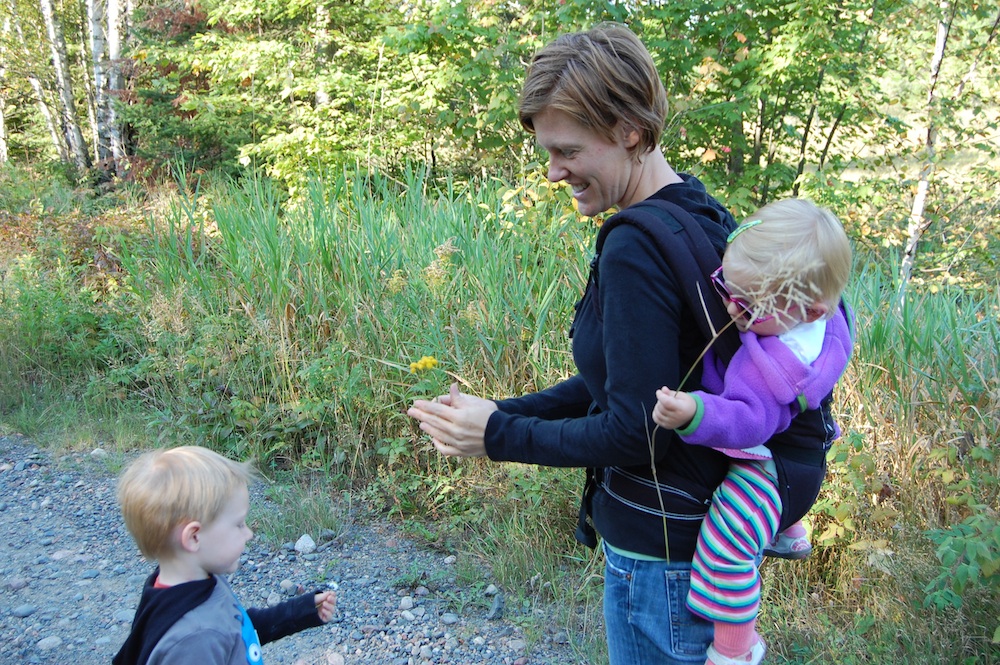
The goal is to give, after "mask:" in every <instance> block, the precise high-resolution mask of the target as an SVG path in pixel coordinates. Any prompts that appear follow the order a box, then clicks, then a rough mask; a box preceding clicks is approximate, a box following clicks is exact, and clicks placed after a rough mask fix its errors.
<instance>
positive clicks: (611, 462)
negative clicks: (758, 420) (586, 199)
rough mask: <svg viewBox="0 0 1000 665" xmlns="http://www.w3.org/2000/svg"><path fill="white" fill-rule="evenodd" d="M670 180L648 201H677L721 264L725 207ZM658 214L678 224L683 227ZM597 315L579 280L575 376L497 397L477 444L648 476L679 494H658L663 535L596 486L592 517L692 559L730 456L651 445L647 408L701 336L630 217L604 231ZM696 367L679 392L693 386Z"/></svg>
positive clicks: (506, 457) (609, 530)
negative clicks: (661, 501) (662, 497)
mask: <svg viewBox="0 0 1000 665" xmlns="http://www.w3.org/2000/svg"><path fill="white" fill-rule="evenodd" d="M682 178H684V182H683V183H678V184H673V185H668V186H667V187H664V188H663V189H661V190H660V191H659V192H657V193H656V194H655V195H654V197H657V198H662V199H665V200H668V201H671V202H673V203H676V204H678V205H680V206H681V207H682V208H684V209H685V210H686V211H688V212H689V213H691V215H692V216H693V217H694V218H695V219H696V220H698V221H699V222H700V223H701V225H702V227H703V228H704V229H705V231H706V233H707V234H708V236H709V238H710V239H711V241H712V244H713V246H714V247H715V248H716V249H717V250H718V253H719V257H720V262H721V256H722V253H723V251H724V250H725V245H726V237H727V236H728V235H729V233H730V232H731V231H732V229H733V228H735V226H736V222H735V220H734V219H733V217H732V215H730V214H729V212H728V211H727V210H726V209H725V208H724V207H723V206H722V205H721V204H720V203H718V202H717V201H716V200H715V199H714V198H712V197H710V196H709V195H708V194H707V192H706V191H705V187H704V185H702V184H701V182H699V181H698V180H697V179H696V178H694V177H691V176H686V175H682ZM664 216H665V219H664V222H665V223H667V224H669V225H670V226H671V227H672V228H674V229H675V230H679V229H680V224H679V223H678V222H676V221H675V220H673V219H672V218H669V216H666V215H665V214H664ZM599 271H600V289H599V297H600V312H601V313H600V315H599V314H598V313H597V310H596V309H595V303H594V299H595V297H596V296H595V290H594V288H593V285H592V284H590V285H588V288H587V291H586V293H585V294H584V296H583V298H582V300H581V301H580V302H579V303H578V305H577V311H576V316H575V318H574V321H573V327H572V329H571V332H570V335H571V337H572V346H573V359H574V361H575V363H576V366H577V369H578V374H576V375H575V376H573V377H571V378H569V379H567V380H566V381H563V382H560V383H558V384H556V385H554V386H552V387H551V388H548V389H546V390H543V391H541V392H538V393H533V394H530V395H525V396H523V397H519V398H515V399H509V400H502V401H499V402H497V404H498V405H499V411H497V412H495V413H494V414H492V416H491V417H490V419H489V422H488V424H487V428H486V436H485V439H486V450H487V454H488V455H489V457H490V458H491V459H493V460H498V461H517V462H525V463H531V464H542V465H546V466H556V467H594V468H603V467H621V468H624V470H626V471H628V472H632V473H634V474H635V475H637V476H642V477H651V473H650V467H651V464H650V462H651V457H652V458H653V459H655V463H656V469H657V479H658V481H659V482H660V483H661V484H667V485H670V486H671V487H673V488H675V490H676V491H673V492H668V493H667V494H666V497H667V498H666V505H665V506H664V508H665V509H666V512H667V513H670V514H673V516H672V517H671V518H670V519H669V520H668V540H669V549H668V545H667V543H665V542H664V527H663V521H662V519H661V518H660V517H658V516H653V515H649V514H647V513H645V512H642V511H639V510H635V509H633V508H632V507H630V506H628V505H626V504H625V503H623V502H621V501H618V500H616V499H615V498H613V497H612V496H610V495H609V494H608V493H607V491H606V490H605V488H603V487H598V488H597V491H596V493H595V495H594V497H593V504H592V509H593V512H592V515H593V520H594V524H595V526H596V527H597V530H598V532H599V533H600V534H601V535H602V536H603V537H604V539H605V540H606V541H607V542H608V543H610V544H611V545H614V546H615V547H618V548H621V549H625V550H630V551H633V552H638V553H641V554H646V555H650V556H659V557H663V556H664V554H665V552H668V551H669V558H670V559H671V561H690V560H691V557H692V556H693V553H694V545H695V542H696V540H697V536H698V529H699V527H700V525H701V521H702V518H703V517H704V514H705V512H706V510H707V506H708V503H709V500H710V498H711V494H712V491H713V490H714V489H715V488H716V487H717V486H718V484H719V483H720V482H721V481H722V478H723V477H724V476H725V473H726V470H727V468H728V460H727V458H726V457H725V456H723V455H722V454H721V453H718V452H716V451H714V450H712V449H711V448H705V447H701V446H687V445H684V444H683V443H682V442H681V441H680V440H679V439H675V436H674V434H673V432H669V431H664V430H659V431H658V432H657V434H656V441H655V451H654V452H652V453H651V450H650V448H651V446H650V442H649V439H650V435H651V433H652V432H653V429H654V424H653V422H652V418H651V412H652V409H653V405H654V403H655V400H656V396H655V392H656V389H657V388H659V387H660V386H664V385H666V386H670V387H675V388H676V387H678V384H679V382H680V380H681V378H682V377H683V376H684V375H685V374H686V373H687V371H688V369H689V368H690V367H691V366H692V365H693V364H694V363H695V360H696V359H697V357H698V355H699V354H700V353H701V351H702V349H704V347H705V345H706V343H707V341H708V340H706V339H705V337H704V336H703V335H702V334H701V333H700V332H699V329H698V326H697V325H696V323H695V319H694V317H695V316H698V315H700V314H699V313H697V312H694V311H692V310H691V309H690V308H689V307H688V306H687V305H686V304H685V301H684V299H683V298H682V297H681V295H680V290H679V288H678V282H677V277H676V276H675V275H674V274H673V273H672V271H671V269H670V266H669V265H667V262H666V260H665V259H664V257H663V256H662V255H661V253H660V252H658V251H657V249H656V247H655V246H654V244H653V241H652V240H651V239H650V238H649V237H648V236H646V235H645V234H644V233H643V232H642V231H640V230H639V229H637V228H636V227H634V226H632V225H630V224H622V225H620V226H618V227H617V228H615V229H613V230H612V231H611V232H610V233H609V234H608V236H607V240H606V242H605V244H604V247H603V250H602V252H601V255H600V259H599ZM700 379H701V373H700V367H699V368H697V369H696V371H695V372H693V374H692V376H691V377H690V378H689V379H688V380H687V382H686V383H685V384H684V386H683V389H684V390H696V389H699V388H701V381H700Z"/></svg>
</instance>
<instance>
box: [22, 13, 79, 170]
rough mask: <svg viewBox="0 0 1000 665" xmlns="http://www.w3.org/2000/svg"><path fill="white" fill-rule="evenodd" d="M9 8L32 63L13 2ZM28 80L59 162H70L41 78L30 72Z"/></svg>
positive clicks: (64, 141) (25, 56) (27, 58)
mask: <svg viewBox="0 0 1000 665" xmlns="http://www.w3.org/2000/svg"><path fill="white" fill-rule="evenodd" d="M8 8H9V9H10V15H11V20H12V21H13V26H14V34H15V35H16V37H17V43H18V44H21V45H22V46H23V48H24V58H25V61H26V62H31V56H32V54H31V53H30V52H29V51H28V47H27V46H24V45H26V44H27V43H28V42H26V41H25V39H24V31H23V30H22V29H21V22H20V21H19V20H18V18H17V14H16V12H15V7H14V4H13V2H11V3H8ZM27 79H28V83H29V84H30V85H31V89H32V90H33V91H34V92H35V99H36V102H37V104H38V112H39V113H40V114H41V116H42V119H43V120H44V121H45V126H46V127H47V128H48V130H49V137H50V138H51V139H52V146H53V147H54V148H55V150H56V155H57V156H58V157H59V161H61V162H68V161H69V151H68V150H67V148H66V140H65V138H64V137H63V134H62V132H60V131H59V125H58V123H56V119H55V116H54V115H53V113H52V109H51V108H49V103H48V101H47V99H46V97H47V95H46V94H45V86H44V85H42V82H41V80H39V78H38V77H37V76H35V75H34V74H32V73H31V72H28V74H27Z"/></svg>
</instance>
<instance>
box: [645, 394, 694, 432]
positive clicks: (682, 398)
mask: <svg viewBox="0 0 1000 665" xmlns="http://www.w3.org/2000/svg"><path fill="white" fill-rule="evenodd" d="M697 409H698V405H697V403H696V402H695V401H694V398H693V397H691V395H688V394H687V393H684V392H681V391H679V390H670V388H667V387H666V386H663V387H662V388H660V389H659V390H657V391H656V406H654V407H653V422H655V423H656V424H657V425H659V426H660V427H666V428H667V429H679V428H681V427H683V426H684V425H687V424H688V423H689V422H691V419H692V418H694V414H695V412H696V411H697Z"/></svg>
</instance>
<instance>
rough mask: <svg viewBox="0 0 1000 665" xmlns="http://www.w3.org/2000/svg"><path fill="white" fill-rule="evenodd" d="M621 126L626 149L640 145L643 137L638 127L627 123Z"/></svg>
mask: <svg viewBox="0 0 1000 665" xmlns="http://www.w3.org/2000/svg"><path fill="white" fill-rule="evenodd" d="M619 127H620V128H621V133H622V143H623V144H624V146H625V149H626V150H632V149H633V148H635V147H636V146H637V145H639V139H640V138H641V137H640V135H639V130H638V129H636V128H635V127H633V126H632V125H627V124H621V125H619Z"/></svg>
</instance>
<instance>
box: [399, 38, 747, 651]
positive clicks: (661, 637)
mask: <svg viewBox="0 0 1000 665" xmlns="http://www.w3.org/2000/svg"><path fill="white" fill-rule="evenodd" d="M666 112H667V102H666V93H665V92H664V89H663V85H662V83H661V82H660V78H659V75H658V73H657V72H656V68H655V66H654V64H653V61H652V58H651V57H650V55H649V52H648V51H647V50H646V48H645V47H644V46H643V45H642V43H641V42H640V41H639V40H638V38H636V36H635V35H634V34H632V32H630V31H629V30H628V29H626V28H624V27H621V26H616V25H601V26H598V27H596V28H594V29H592V30H589V31H587V32H582V33H575V34H569V35H564V36H562V37H559V38H558V39H556V40H555V41H554V42H552V43H551V44H549V45H548V46H546V47H544V48H543V49H542V50H541V51H539V52H538V53H537V54H536V55H535V57H534V59H533V61H532V64H531V67H530V69H529V71H528V74H527V78H526V81H525V84H524V89H523V91H522V95H521V100H520V105H519V115H520V119H521V123H522V125H523V126H524V127H525V129H527V130H528V131H529V132H532V133H534V134H535V137H536V139H537V141H538V144H539V145H540V146H541V147H543V148H544V149H545V150H547V151H548V153H549V158H550V162H549V172H548V178H549V180H551V181H552V182H558V181H565V182H566V183H567V184H568V185H570V186H571V187H572V190H573V197H574V198H575V199H576V201H577V203H578V207H579V210H580V212H581V213H582V214H584V215H596V214H598V213H601V212H603V211H606V210H609V209H611V208H614V207H617V208H620V209H624V208H626V207H628V206H631V205H633V204H636V203H640V202H642V201H644V200H646V199H651V198H659V199H663V200H666V201H670V202H673V203H676V204H678V205H680V206H681V207H682V208H684V209H685V210H686V211H687V212H689V213H690V214H691V216H692V217H694V219H695V220H696V221H697V223H698V224H699V225H700V226H701V227H702V228H703V229H704V231H705V232H706V234H707V235H708V237H709V239H710V240H711V241H712V245H713V246H714V248H715V249H716V251H717V252H718V255H719V257H720V258H721V255H722V251H723V249H724V247H725V240H726V237H727V236H728V235H729V233H730V231H732V230H733V228H735V225H736V224H735V221H734V220H733V218H732V216H731V215H730V214H729V212H728V211H726V209H725V208H724V207H723V206H722V205H720V204H719V203H718V202H717V201H716V200H715V199H713V198H712V197H711V196H709V195H708V194H707V193H706V191H705V188H704V186H703V185H702V184H701V183H700V182H699V181H698V180H697V179H695V178H693V177H690V176H686V175H682V174H678V173H676V172H675V171H674V170H673V169H672V168H671V167H670V165H669V164H667V161H666V159H665V158H664V156H663V153H662V151H661V150H660V148H659V137H660V133H661V132H662V130H663V126H664V122H665V118H666ZM663 216H664V222H665V223H666V224H668V225H670V226H671V228H675V227H679V223H678V222H677V221H676V220H675V219H673V218H672V217H670V216H669V215H667V214H666V213H663ZM598 268H599V271H600V283H599V288H597V287H596V286H595V284H594V280H593V279H592V280H591V283H590V284H589V285H588V288H587V292H586V293H585V295H584V297H583V299H582V300H581V301H580V303H579V305H578V307H577V313H576V317H575V319H574V323H573V327H572V329H571V331H570V336H571V337H572V346H573V357H574V361H575V363H576V365H577V368H578V374H576V375H575V376H573V377H572V378H570V379H568V380H566V381H563V382H561V383H559V384H557V385H555V386H552V387H551V388H548V389H546V390H543V391H541V392H538V393H534V394H530V395H525V396H523V397H520V398H516V399H508V400H500V401H496V402H494V401H490V400H486V399H482V398H478V397H474V396H471V395H464V394H460V393H459V392H458V391H457V388H456V387H455V386H452V389H451V393H450V394H449V395H445V396H442V397H441V398H439V399H438V400H435V401H425V400H418V401H416V402H414V404H413V406H412V407H411V408H410V409H409V411H408V414H409V415H410V416H412V417H413V418H416V419H417V420H419V421H420V428H421V429H422V430H423V431H425V432H427V433H428V434H430V435H431V437H432V438H433V440H434V445H435V447H436V448H437V450H438V451H439V452H440V453H442V454H444V455H458V456H483V455H488V456H489V457H490V459H493V460H497V461H518V462H525V463H532V464H544V465H548V466H560V467H577V466H578V467H588V468H590V469H592V472H591V474H589V477H588V490H589V491H588V495H587V499H586V504H587V507H588V511H587V512H588V514H589V515H590V516H591V517H592V518H593V523H594V526H595V527H596V529H597V531H599V532H600V534H601V536H602V537H603V539H604V548H605V555H606V575H605V607H604V613H605V623H606V629H607V640H608V651H609V654H610V660H611V663H612V665H623V664H635V665H639V664H641V665H656V664H659V663H664V664H669V663H704V662H705V658H706V649H707V647H708V644H709V643H710V642H711V641H712V626H711V624H710V623H709V622H707V621H705V620H703V619H701V618H699V617H696V616H695V615H693V614H691V613H690V612H689V611H688V609H687V608H686V606H685V602H684V601H685V598H686V596H687V592H688V587H689V579H690V571H691V559H692V555H693V552H694V546H695V541H696V539H697V536H698V529H699V527H700V525H701V522H702V519H703V518H704V516H705V512H706V510H707V506H708V503H709V501H710V500H711V496H712V491H713V490H714V489H715V487H716V486H717V485H718V484H719V483H720V481H721V480H722V478H723V477H724V476H725V474H726V470H727V460H726V458H725V457H724V456H723V455H721V454H720V453H718V452H717V451H714V450H712V449H711V448H704V447H700V446H686V445H682V444H680V443H677V444H676V445H675V444H674V443H673V433H672V432H668V431H665V430H660V431H658V432H657V433H656V435H655V441H653V442H651V441H650V437H651V436H652V434H651V433H652V432H653V430H654V426H653V424H652V421H651V420H650V413H651V411H652V408H653V405H654V404H655V402H656V398H655V393H656V390H657V388H659V387H661V386H662V385H664V383H666V384H667V385H669V386H674V387H676V386H677V385H678V383H679V382H680V380H681V377H682V376H684V375H685V374H686V373H687V371H688V369H689V368H690V367H692V366H693V365H694V364H695V363H696V361H697V358H698V356H699V354H700V353H701V351H702V349H703V348H704V347H705V345H706V344H707V342H708V340H707V339H706V338H705V336H704V335H703V334H702V333H701V332H699V329H698V327H697V326H696V325H694V324H693V323H692V322H693V321H695V316H696V315H697V314H698V313H696V312H694V311H692V310H691V308H690V307H688V306H687V305H686V304H685V303H686V301H685V300H684V298H683V297H682V295H681V290H680V287H679V285H678V279H677V278H676V277H675V275H673V274H672V272H671V269H670V266H669V265H668V263H667V261H666V259H665V258H664V256H663V255H662V253H661V252H660V251H658V250H657V248H656V246H655V244H654V242H653V240H651V238H650V237H648V236H647V235H646V234H644V233H643V232H642V231H641V230H639V229H638V228H637V227H635V226H633V225H631V224H621V225H619V226H617V227H615V228H614V229H613V230H612V231H610V232H609V233H608V234H607V237H606V241H605V244H604V246H603V249H602V251H601V253H600V258H599V264H598ZM699 375H700V373H699V372H697V371H696V372H694V375H693V376H692V377H691V378H690V379H688V382H687V384H686V385H685V386H684V387H685V389H692V390H693V389H698V388H700V381H699ZM651 467H652V468H655V473H654V472H653V471H652V470H651ZM657 485H658V486H659V492H657V491H656V486H657ZM650 495H652V498H651V497H650ZM664 581H666V582H664Z"/></svg>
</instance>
